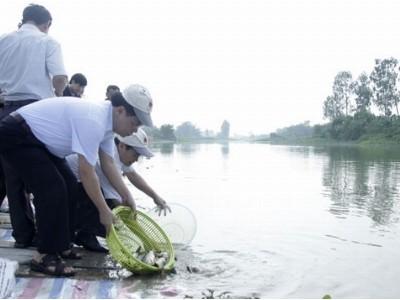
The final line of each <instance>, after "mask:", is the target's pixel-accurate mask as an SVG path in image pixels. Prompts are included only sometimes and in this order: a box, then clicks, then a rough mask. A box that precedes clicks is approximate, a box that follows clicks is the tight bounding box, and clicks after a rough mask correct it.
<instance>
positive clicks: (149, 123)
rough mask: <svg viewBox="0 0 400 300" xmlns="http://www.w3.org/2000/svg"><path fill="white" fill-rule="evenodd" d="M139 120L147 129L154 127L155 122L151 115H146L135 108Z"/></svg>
mask: <svg viewBox="0 0 400 300" xmlns="http://www.w3.org/2000/svg"><path fill="white" fill-rule="evenodd" d="M133 109H134V111H135V114H136V116H137V118H138V119H139V121H140V123H141V124H142V125H144V126H147V127H153V120H152V119H151V116H150V114H149V113H146V112H144V111H142V110H140V109H138V108H136V107H133Z"/></svg>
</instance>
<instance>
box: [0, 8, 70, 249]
mask: <svg viewBox="0 0 400 300" xmlns="http://www.w3.org/2000/svg"><path fill="white" fill-rule="evenodd" d="M22 15H23V16H22V22H21V25H20V26H19V29H18V30H17V31H14V32H12V33H9V34H5V35H3V36H1V37H0V89H1V90H2V96H3V98H4V108H3V111H2V112H1V114H0V119H1V118H3V117H4V116H7V115H8V114H9V113H11V112H13V111H15V110H17V109H18V108H20V107H22V106H25V105H27V104H30V103H33V102H36V101H38V100H40V99H43V98H49V97H54V96H62V94H63V91H64V88H65V85H66V83H67V75H66V74H67V73H66V71H65V68H64V63H63V59H62V53H61V47H60V44H59V43H58V42H57V41H55V40H54V39H53V38H51V37H50V36H48V35H47V33H48V31H49V28H50V26H51V23H52V17H51V15H50V12H49V11H48V10H47V9H46V8H45V7H43V6H41V5H36V4H31V5H29V6H27V7H26V8H25V9H24V11H23V14H22ZM1 163H2V165H3V170H4V173H5V174H7V176H6V188H7V196H8V201H9V207H10V216H11V224H12V227H13V236H14V238H15V241H16V243H15V246H16V247H21V248H24V247H29V246H30V245H31V244H32V239H33V237H34V226H33V220H32V216H30V217H29V216H28V215H27V214H26V212H27V208H28V209H29V208H30V206H28V204H29V203H28V202H27V199H26V193H25V188H24V185H23V183H22V181H21V180H20V178H19V177H17V176H16V174H15V172H13V169H12V168H10V167H9V166H8V165H7V163H4V161H3V160H2V162H1Z"/></svg>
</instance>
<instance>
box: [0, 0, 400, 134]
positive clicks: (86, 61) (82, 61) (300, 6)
mask: <svg viewBox="0 0 400 300" xmlns="http://www.w3.org/2000/svg"><path fill="white" fill-rule="evenodd" d="M32 2H33V0H29V1H22V0H1V1H0V16H1V17H0V34H3V33H8V32H11V31H13V30H15V29H16V27H17V24H18V23H19V22H20V20H21V17H22V10H23V8H24V7H25V6H27V5H28V4H29V3H32ZM34 3H37V4H41V5H44V6H45V7H46V8H48V9H49V11H50V12H51V14H52V16H53V25H52V27H51V28H50V31H49V34H50V35H51V36H53V37H54V38H55V39H56V40H57V41H59V42H60V44H61V46H62V51H63V56H64V63H65V66H66V69H67V72H68V74H69V75H70V76H71V75H73V74H74V73H77V72H80V73H83V74H85V76H86V77H87V79H88V86H87V88H86V91H85V97H86V98H88V99H92V100H96V101H103V100H104V98H105V89H106V87H107V85H109V84H117V85H119V86H120V87H121V88H123V87H125V86H127V85H128V84H131V83H139V84H142V85H144V86H146V87H147V88H148V89H149V91H150V93H151V95H152V97H153V100H154V108H153V113H152V115H153V120H154V123H155V125H156V126H158V127H159V126H161V125H163V124H172V125H174V126H175V127H176V126H178V125H180V124H181V123H183V122H185V121H190V122H192V123H193V124H195V125H196V126H197V127H199V128H200V129H202V130H205V129H209V130H213V131H215V132H218V131H219V130H220V127H221V125H222V122H223V120H227V121H228V122H229V123H230V125H231V134H245V135H247V134H263V133H270V132H273V131H275V130H276V129H278V128H282V127H286V126H290V125H294V124H298V123H302V122H304V121H310V122H311V124H317V123H323V122H326V120H324V119H323V114H322V105H323V102H324V100H325V99H326V97H327V96H328V95H330V94H331V91H332V83H333V80H334V77H335V75H336V74H337V73H338V72H340V71H350V72H351V73H352V74H353V78H356V77H358V76H359V75H360V74H361V72H367V73H370V72H371V71H372V69H373V66H374V60H375V59H376V58H388V57H392V56H393V57H395V58H397V59H400V44H399V43H398V37H399V32H400V18H399V13H400V1H385V0H379V1H368V0H357V1H356V0H346V1H344V0H343V1H342V0H335V1H330V0H323V1H322V0H318V1H312V0H310V1H301V0H271V1H257V0H243V1H234V0H227V1H224V0H221V1H219V0H198V1H193V0H168V1H166V0H160V1H151V0H144V1H134V0H127V1H123V0H112V1H100V0H97V1H83V0H68V1H65V0H52V1H49V0H46V1H44V0H43V1H40V0H38V1H36V2H34Z"/></svg>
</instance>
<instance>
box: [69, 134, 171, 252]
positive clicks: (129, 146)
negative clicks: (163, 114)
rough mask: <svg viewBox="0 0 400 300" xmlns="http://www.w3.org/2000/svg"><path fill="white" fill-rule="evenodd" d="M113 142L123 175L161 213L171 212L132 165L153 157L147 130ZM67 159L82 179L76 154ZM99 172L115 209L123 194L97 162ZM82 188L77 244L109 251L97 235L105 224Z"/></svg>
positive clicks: (118, 165) (111, 205)
mask: <svg viewBox="0 0 400 300" xmlns="http://www.w3.org/2000/svg"><path fill="white" fill-rule="evenodd" d="M114 143H115V144H114V147H115V149H114V162H115V164H116V166H117V168H118V170H120V171H121V173H122V174H123V175H126V176H127V178H128V179H129V181H130V182H131V183H132V184H133V185H134V186H135V187H136V188H138V189H139V190H140V191H142V192H143V193H145V194H146V195H148V196H149V197H150V198H152V199H153V201H154V203H155V204H156V205H157V209H158V210H159V213H161V212H164V214H166V212H167V210H169V211H170V208H169V206H168V205H167V203H166V202H165V200H163V199H162V198H161V197H160V196H159V195H158V194H157V193H156V192H155V191H154V190H153V189H152V188H151V187H150V186H149V185H148V184H147V182H146V181H145V180H144V179H143V178H142V177H141V176H140V175H139V174H138V173H137V172H136V171H135V169H134V168H133V166H132V164H134V163H135V162H136V161H137V160H138V158H139V157H140V156H143V157H146V158H151V157H152V156H153V153H152V152H151V151H150V150H149V148H148V138H147V135H146V133H145V132H144V130H142V129H140V128H139V129H138V131H137V132H136V133H133V134H132V135H130V136H126V137H121V136H118V135H117V136H116V137H115V139H114ZM66 159H67V162H68V164H69V166H70V168H71V170H72V171H73V173H74V174H75V176H76V177H77V178H78V180H79V173H78V157H77V155H70V156H68V157H67V158H66ZM96 174H97V176H98V177H99V181H100V186H101V189H102V191H103V194H104V198H105V199H106V202H107V204H108V205H109V207H110V208H114V207H115V206H117V205H121V204H122V203H121V197H120V196H119V194H118V192H117V191H116V190H115V189H114V188H113V186H112V185H111V184H110V181H109V180H108V179H107V177H106V176H105V175H104V172H103V170H102V169H101V166H100V164H99V162H97V164H96ZM79 190H80V191H79V196H78V217H77V221H78V222H77V223H78V225H77V234H76V237H75V243H76V244H77V245H80V246H83V247H84V248H86V249H87V250H90V251H95V252H108V251H107V250H106V249H105V248H103V247H102V246H101V245H100V244H99V242H98V241H97V239H96V235H97V236H103V237H104V236H105V230H104V227H102V226H101V224H100V222H99V214H98V212H97V210H96V208H95V206H94V205H93V203H92V202H91V201H90V198H89V197H88V195H87V194H86V193H85V190H84V189H83V188H82V187H81V188H80V189H79Z"/></svg>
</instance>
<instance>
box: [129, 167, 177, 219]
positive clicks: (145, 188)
mask: <svg viewBox="0 0 400 300" xmlns="http://www.w3.org/2000/svg"><path fill="white" fill-rule="evenodd" d="M125 175H126V177H128V179H129V181H130V182H131V183H132V184H133V185H134V186H135V187H136V188H138V189H139V190H140V191H142V192H143V193H145V194H146V195H147V196H149V197H150V198H152V199H153V201H154V203H155V204H156V205H157V208H158V210H159V212H158V214H159V215H160V214H161V212H162V211H164V215H166V214H167V210H168V211H169V212H171V209H170V207H169V206H168V205H167V202H166V201H165V200H164V199H162V198H161V197H160V196H159V195H158V194H157V193H156V192H155V191H154V190H153V189H152V188H151V186H149V185H148V184H147V182H146V181H145V180H144V179H143V177H142V176H140V175H139V174H138V173H137V172H136V171H135V170H131V171H129V172H128V173H126V174H125Z"/></svg>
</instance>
